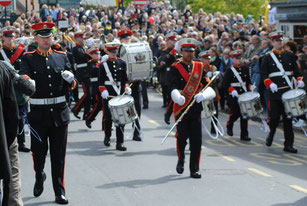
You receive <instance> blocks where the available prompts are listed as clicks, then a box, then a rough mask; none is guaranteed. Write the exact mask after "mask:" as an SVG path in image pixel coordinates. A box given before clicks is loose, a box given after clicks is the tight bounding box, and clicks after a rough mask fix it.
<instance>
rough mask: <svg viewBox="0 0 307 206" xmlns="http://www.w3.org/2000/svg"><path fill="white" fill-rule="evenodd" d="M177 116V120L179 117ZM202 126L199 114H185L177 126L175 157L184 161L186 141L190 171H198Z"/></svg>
mask: <svg viewBox="0 0 307 206" xmlns="http://www.w3.org/2000/svg"><path fill="white" fill-rule="evenodd" d="M180 115H181V114H180ZM180 115H178V116H177V118H179V117H180ZM201 129H202V124H201V115H200V114H190V113H187V114H186V115H185V116H184V117H183V119H182V121H181V122H179V124H178V125H177V134H176V137H177V145H176V147H177V155H178V159H179V160H184V158H185V154H184V150H185V146H186V145H187V139H189V142H190V150H191V155H190V171H191V172H197V171H199V162H200V155H201V145H202V131H201Z"/></svg>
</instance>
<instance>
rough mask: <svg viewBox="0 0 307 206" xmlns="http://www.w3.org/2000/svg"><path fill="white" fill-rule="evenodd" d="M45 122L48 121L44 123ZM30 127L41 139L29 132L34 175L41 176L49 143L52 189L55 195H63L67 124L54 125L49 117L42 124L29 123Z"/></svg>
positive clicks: (38, 177)
mask: <svg viewBox="0 0 307 206" xmlns="http://www.w3.org/2000/svg"><path fill="white" fill-rule="evenodd" d="M46 122H48V123H47V124H46ZM31 127H32V128H33V129H34V130H35V131H36V132H37V133H38V135H39V137H40V138H41V140H42V142H40V141H39V140H37V139H36V138H35V137H34V136H33V134H32V133H31V151H32V155H33V162H34V170H35V177H36V178H37V179H40V178H42V172H43V170H44V167H45V160H46V155H47V152H48V144H49V150H50V160H51V173H52V183H53V190H54V193H55V195H62V194H63V195H65V183H64V168H65V155H66V145H67V132H68V125H64V126H59V127H56V126H54V123H53V120H52V117H50V119H46V120H45V123H44V125H40V124H31Z"/></svg>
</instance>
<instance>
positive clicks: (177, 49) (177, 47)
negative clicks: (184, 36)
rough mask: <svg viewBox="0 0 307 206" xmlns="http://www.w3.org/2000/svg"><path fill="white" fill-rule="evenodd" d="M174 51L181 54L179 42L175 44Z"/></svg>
mask: <svg viewBox="0 0 307 206" xmlns="http://www.w3.org/2000/svg"><path fill="white" fill-rule="evenodd" d="M174 49H175V50H176V51H177V52H179V42H178V41H177V42H176V43H175V47H174Z"/></svg>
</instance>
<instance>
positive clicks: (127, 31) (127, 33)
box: [117, 29, 133, 39]
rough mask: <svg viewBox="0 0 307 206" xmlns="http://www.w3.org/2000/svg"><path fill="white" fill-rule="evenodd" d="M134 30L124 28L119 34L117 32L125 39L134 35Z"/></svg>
mask: <svg viewBox="0 0 307 206" xmlns="http://www.w3.org/2000/svg"><path fill="white" fill-rule="evenodd" d="M132 34H133V33H132V31H131V30H130V29H124V30H122V31H120V32H119V33H118V34H117V36H118V37H119V38H121V39H123V38H127V37H130V36H132Z"/></svg>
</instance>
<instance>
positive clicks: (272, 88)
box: [270, 83, 278, 93]
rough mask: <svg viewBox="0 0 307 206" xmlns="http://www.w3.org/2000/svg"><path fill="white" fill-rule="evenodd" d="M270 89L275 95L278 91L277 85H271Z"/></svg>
mask: <svg viewBox="0 0 307 206" xmlns="http://www.w3.org/2000/svg"><path fill="white" fill-rule="evenodd" d="M270 89H271V91H272V93H275V92H277V91H278V88H277V85H276V84H275V83H271V84H270Z"/></svg>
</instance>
